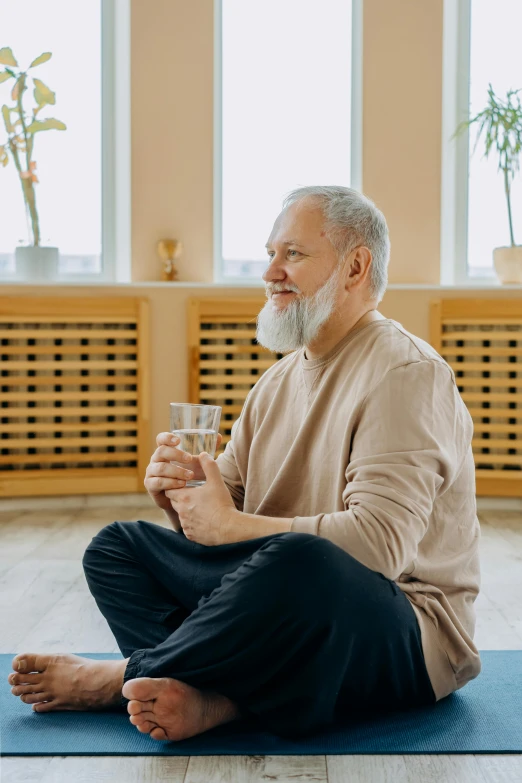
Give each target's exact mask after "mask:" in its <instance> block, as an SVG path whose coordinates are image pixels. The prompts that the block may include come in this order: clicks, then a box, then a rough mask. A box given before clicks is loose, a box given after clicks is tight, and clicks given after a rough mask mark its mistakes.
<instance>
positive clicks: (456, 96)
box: [441, 0, 522, 284]
mask: <svg viewBox="0 0 522 783" xmlns="http://www.w3.org/2000/svg"><path fill="white" fill-rule="evenodd" d="M444 27H445V36H444V37H445V45H444V70H445V73H444V107H443V108H444V110H443V155H442V158H443V182H442V237H441V239H442V242H441V245H442V253H443V257H442V270H443V274H442V282H446V283H452V282H461V283H465V282H477V283H480V282H484V283H487V284H491V283H493V282H496V273H495V270H494V266H493V250H494V248H496V247H501V246H505V245H510V244H511V242H510V235H509V222H508V212H507V205H506V197H505V193H504V181H503V175H502V172H501V171H498V157H497V154H496V152H495V150H494V149H492V150H491V153H490V155H489V158H488V159H486V158H485V157H484V150H485V144H484V138H485V137H484V133H482V135H481V137H480V139H479V141H478V144H477V147H476V149H475V151H474V152H473V150H474V147H475V142H476V139H477V130H478V126H477V125H476V124H474V125H473V126H472V127H471V128H470V130H469V133H467V134H464V136H462V137H460V138H459V139H457V140H453V141H450V137H451V135H452V134H453V133H454V131H455V130H456V127H457V125H458V124H459V122H461V121H462V120H467V119H469V118H471V117H474V116H476V115H477V114H478V113H479V112H480V111H482V110H483V109H484V108H485V107H486V105H487V103H488V85H489V84H490V83H491V85H492V87H493V90H494V92H495V94H496V95H497V97H499V98H500V99H501V100H502V101H505V100H506V95H507V91H508V90H509V89H515V90H516V89H519V88H522V59H521V57H520V40H519V39H520V29H521V28H522V3H521V2H520V0H496V2H495V3H491V1H490V0H458V2H454V0H445V6H444ZM521 96H522V93H521ZM511 206H512V213H513V222H514V233H515V242H516V243H517V244H522V221H521V219H520V215H521V214H522V180H521V176H520V175H518V176H516V177H515V179H514V182H513V185H512V189H511Z"/></svg>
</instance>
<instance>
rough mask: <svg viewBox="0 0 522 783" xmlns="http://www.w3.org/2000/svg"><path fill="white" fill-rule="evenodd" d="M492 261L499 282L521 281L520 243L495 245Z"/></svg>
mask: <svg viewBox="0 0 522 783" xmlns="http://www.w3.org/2000/svg"><path fill="white" fill-rule="evenodd" d="M493 263H494V264H495V271H496V273H497V276H498V279H499V280H500V282H501V283H522V245H514V246H511V247H496V248H495V249H494V250H493Z"/></svg>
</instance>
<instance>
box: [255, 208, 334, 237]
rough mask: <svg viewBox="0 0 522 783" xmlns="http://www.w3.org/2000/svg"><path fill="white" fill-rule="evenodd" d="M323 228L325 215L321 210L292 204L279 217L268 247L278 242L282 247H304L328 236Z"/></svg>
mask: <svg viewBox="0 0 522 783" xmlns="http://www.w3.org/2000/svg"><path fill="white" fill-rule="evenodd" d="M292 207H293V208H292ZM323 226H324V215H323V213H322V211H321V210H320V209H318V208H317V207H315V208H314V207H312V206H311V205H309V204H306V205H305V204H292V205H290V207H288V208H287V209H285V210H283V211H282V212H281V213H280V214H279V215H278V216H277V218H276V221H275V223H274V227H273V228H272V232H271V234H270V236H269V238H268V242H267V243H266V246H267V247H268V245H269V244H271V243H272V242H276V241H277V242H278V244H281V245H296V246H298V247H303V246H304V245H303V243H304V242H306V243H309V242H310V241H313V240H314V239H317V238H318V237H324V236H325V235H326V232H325V230H324V228H323Z"/></svg>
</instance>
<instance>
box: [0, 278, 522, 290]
mask: <svg viewBox="0 0 522 783" xmlns="http://www.w3.org/2000/svg"><path fill="white" fill-rule="evenodd" d="M3 285H5V286H33V287H34V286H38V287H40V286H41V287H47V286H72V287H78V286H105V287H106V288H253V289H259V290H260V291H263V292H264V291H265V285H264V283H259V282H256V281H252V280H250V281H249V280H245V281H244V282H239V281H231V282H229V283H223V282H219V283H202V282H200V281H193V282H190V281H186V280H173V281H163V280H135V281H132V282H129V283H119V282H111V281H108V280H88V279H83V280H47V281H45V282H36V281H31V280H9V279H4V280H1V279H0V287H1V286H3ZM386 290H387V291H470V290H475V291H500V290H503V291H506V290H509V291H511V290H516V291H518V290H522V283H506V284H502V283H499V282H498V281H496V282H495V281H491V282H489V281H488V282H480V283H477V282H472V283H455V284H454V285H435V284H432V283H390V284H389V285H388V287H387V289H386Z"/></svg>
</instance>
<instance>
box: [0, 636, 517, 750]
mask: <svg viewBox="0 0 522 783" xmlns="http://www.w3.org/2000/svg"><path fill="white" fill-rule="evenodd" d="M80 655H85V656H86V657H87V658H96V659H103V658H105V659H109V658H112V659H114V658H121V655H114V654H112V655H110V654H103V653H96V654H85V653H80ZM480 656H481V660H482V671H481V673H480V675H479V676H478V677H477V678H476V679H475V680H472V681H471V682H469V683H468V684H467V685H466V686H465V687H464V688H461V689H460V690H459V691H456V692H455V693H452V694H450V695H449V696H447V697H446V698H445V699H442V700H441V701H439V702H437V703H436V704H435V705H432V706H431V707H425V708H421V709H418V708H416V709H412V710H408V711H404V712H393V713H387V714H386V715H380V716H378V717H377V716H376V717H374V718H372V719H368V718H366V719H364V720H357V721H350V722H345V723H343V724H340V723H339V724H335V725H333V726H331V727H329V728H328V729H325V730H324V731H321V732H318V733H317V734H315V735H314V736H310V737H306V738H302V739H298V740H287V739H281V738H280V737H277V736H276V735H274V734H270V733H267V732H260V731H258V730H256V729H253V728H252V725H248V723H246V722H245V723H241V722H240V721H234V722H232V723H229V724H225V725H223V726H218V727H216V728H215V729H212V730H211V731H207V732H205V733H204V734H200V735H198V736H196V737H192V738H191V739H187V740H182V741H181V742H157V741H155V740H153V739H151V738H150V737H149V736H148V735H146V734H140V732H139V731H138V730H137V729H136V728H135V727H134V726H133V725H132V724H131V723H130V721H129V719H128V715H127V714H126V713H125V712H123V711H122V712H108V711H107V712H49V713H40V714H38V713H36V712H33V711H32V709H31V706H30V705H28V704H24V703H23V702H21V701H20V699H18V698H15V697H14V696H13V695H12V694H11V692H10V687H11V686H10V685H9V683H8V682H7V681H6V678H7V675H8V674H9V672H10V671H12V669H11V661H12V659H13V655H0V679H1V681H2V683H3V686H2V687H0V707H1V735H0V736H1V738H2V748H1V755H4V756H49V755H51V756H54V755H56V756H118V755H122V756H146V755H153V756H164V755H167V756H168V755H173V756H177V755H179V756H214V755H215V756H220V755H252V754H253V755H315V754H320V755H323V754H330V755H335V754H350V753H358V754H379V753H385V754H397V753H520V752H521V751H522V650H481V651H480Z"/></svg>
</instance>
